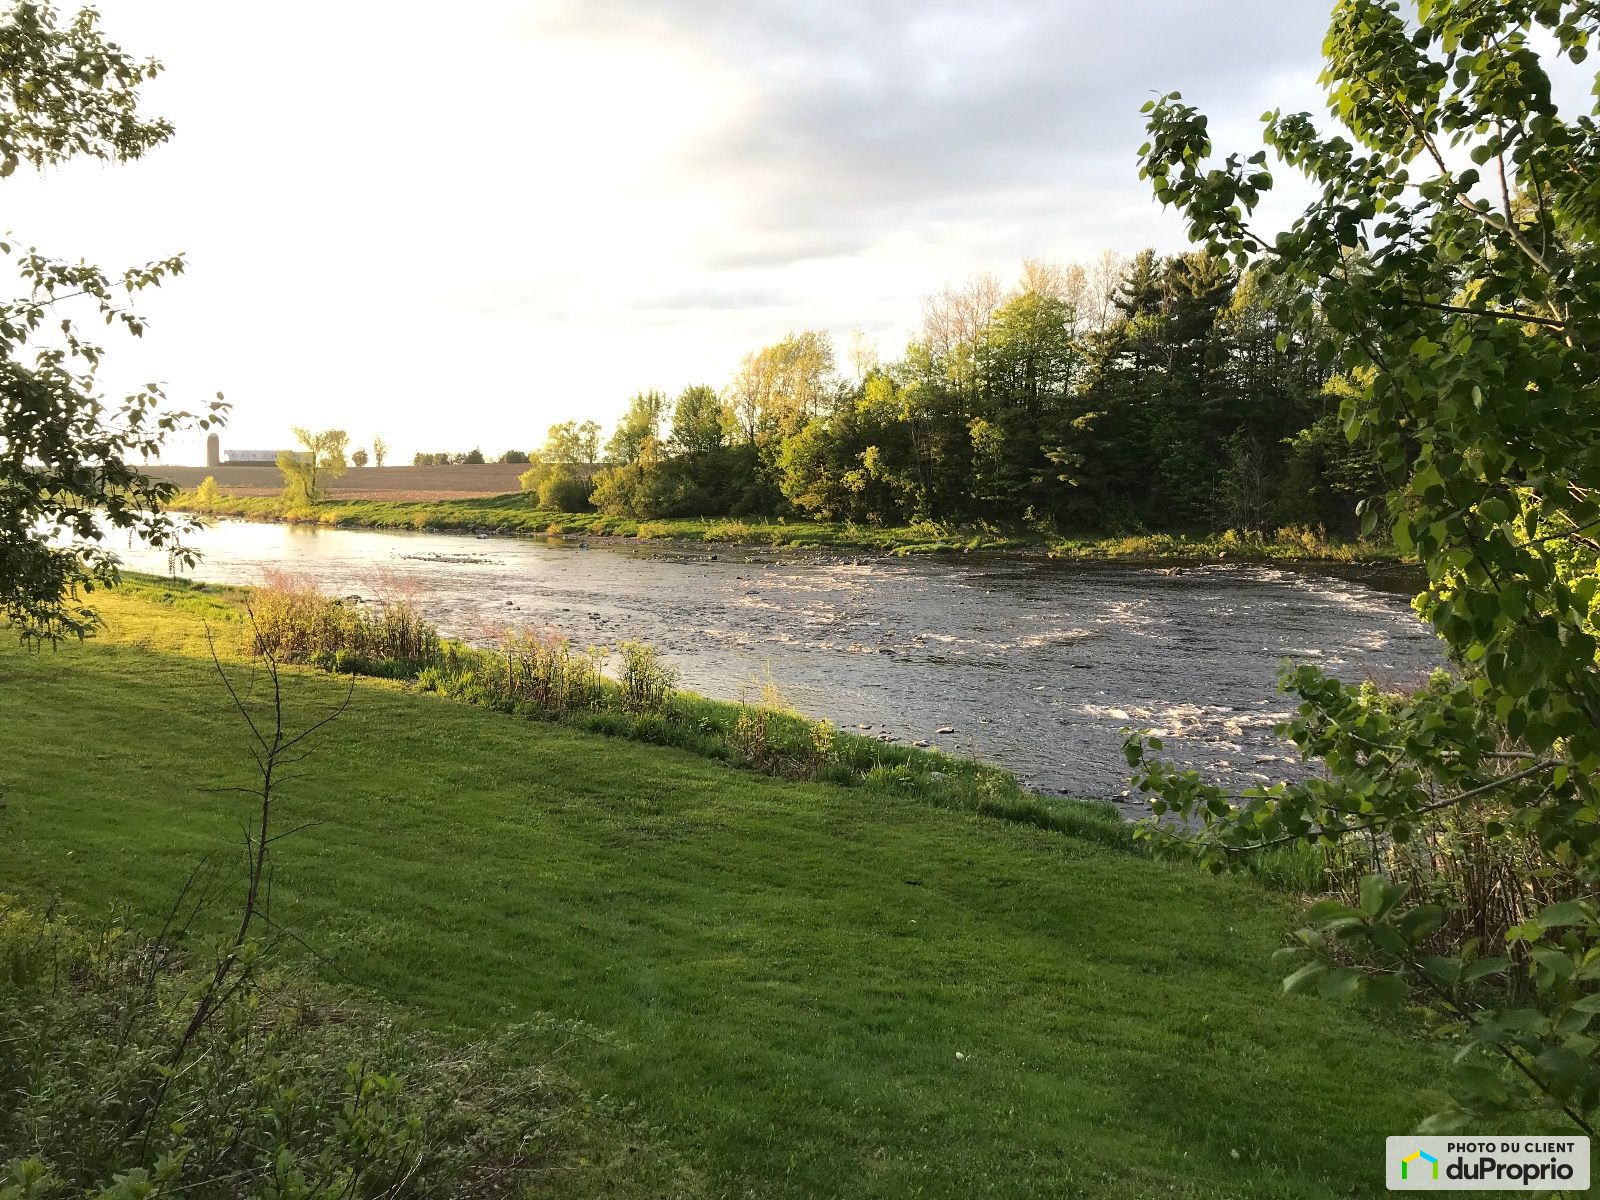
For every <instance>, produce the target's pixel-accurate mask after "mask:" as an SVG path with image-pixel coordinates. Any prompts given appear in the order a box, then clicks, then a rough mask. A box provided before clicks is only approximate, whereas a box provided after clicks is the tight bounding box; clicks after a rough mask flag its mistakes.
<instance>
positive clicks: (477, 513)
mask: <svg viewBox="0 0 1600 1200" xmlns="http://www.w3.org/2000/svg"><path fill="white" fill-rule="evenodd" d="M173 507H175V508H180V509H184V510H186V511H190V512H195V513H199V514H202V515H206V516H215V517H240V518H244V519H246V520H256V521H290V522H294V523H297V524H308V525H330V526H341V527H348V528H364V529H431V530H443V531H446V532H450V531H454V532H468V531H475V530H479V529H489V530H496V531H500V532H505V533H520V534H547V535H553V536H560V537H619V538H633V539H636V540H641V541H670V542H691V543H705V544H725V543H726V544H742V545H757V546H772V547H778V548H789V549H812V550H817V549H838V550H847V549H854V550H870V551H873V552H874V553H890V554H933V553H960V552H969V551H976V550H988V551H994V550H1029V551H1034V552H1038V553H1047V554H1049V555H1051V556H1052V557H1058V558H1069V559H1078V560H1092V561H1102V560H1112V559H1161V560H1169V561H1174V562H1214V561H1217V560H1238V561H1245V562H1266V561H1284V562H1291V561H1293V562H1308V561H1323V562H1326V561H1334V562H1354V561H1365V560H1370V559H1384V560H1391V559H1397V558H1399V557H1400V555H1399V553H1398V552H1397V551H1396V550H1395V549H1394V548H1393V547H1392V546H1384V545H1381V544H1377V543H1368V542H1348V541H1340V540H1338V539H1329V538H1327V537H1324V536H1323V535H1321V534H1319V533H1315V532H1313V531H1308V530H1289V529H1285V530H1279V531H1278V533H1277V534H1276V535H1274V536H1271V537H1256V536H1247V535H1240V534H1237V533H1233V532H1228V533H1221V534H1210V533H1206V534H1194V533H1147V534H1129V535H1120V534H1119V535H1088V536H1071V535H1061V534H1056V533H1049V532H1044V531H1040V530H1035V529H1030V528H1026V527H1008V526H998V525H990V524H982V525H962V524H942V523H935V522H931V521H923V522H919V523H916V524H911V525H883V526H877V525H857V524H854V523H851V522H838V521H767V520H754V519H750V520H746V519H736V518H726V517H670V518H652V519H649V520H638V519H635V518H633V517H611V516H606V515H604V514H602V513H562V512H553V511H550V510H548V509H540V508H539V507H538V505H537V502H536V501H535V500H534V498H533V497H532V495H531V494H529V493H525V492H512V493H509V494H507V495H504V496H482V497H478V498H475V499H469V500H322V501H318V502H316V503H313V504H309V505H308V504H291V503H288V502H286V501H284V500H282V499H279V498H278V497H275V496H227V495H223V496H220V497H218V498H217V499H215V500H213V501H210V502H204V501H201V500H200V499H199V497H198V496H197V495H196V493H194V492H192V491H190V492H183V493H181V494H180V495H179V496H178V498H177V499H176V500H174V502H173Z"/></svg>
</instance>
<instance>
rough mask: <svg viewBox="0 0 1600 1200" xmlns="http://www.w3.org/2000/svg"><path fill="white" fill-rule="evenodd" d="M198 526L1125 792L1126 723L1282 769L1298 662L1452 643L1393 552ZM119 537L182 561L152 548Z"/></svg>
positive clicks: (277, 558) (1422, 652)
mask: <svg viewBox="0 0 1600 1200" xmlns="http://www.w3.org/2000/svg"><path fill="white" fill-rule="evenodd" d="M192 540H193V544H194V545H195V546H196V547H197V548H198V549H199V550H200V551H201V552H202V554H203V556H204V559H203V561H202V563H201V564H200V565H199V566H198V567H197V568H196V569H195V570H194V571H193V572H191V574H192V575H193V576H194V577H196V578H200V579H206V580H211V581H215V582H220V583H254V582H257V581H258V580H259V579H260V576H261V571H262V568H263V567H268V566H272V567H281V568H284V569H287V570H290V571H293V572H295V573H297V574H299V575H302V576H305V577H307V578H309V579H312V580H314V581H316V582H317V583H318V584H319V585H320V586H321V587H322V588H324V589H325V590H328V591H332V592H336V593H341V594H358V595H363V596H371V595H373V594H374V593H375V592H377V591H378V590H380V587H381V586H382V585H380V584H379V582H378V581H377V580H378V577H379V576H382V575H385V574H387V575H389V576H391V577H393V576H399V577H401V578H404V579H405V580H407V581H409V582H410V583H412V584H413V585H415V586H418V587H420V588H421V589H422V590H423V601H422V602H423V604H424V607H425V608H426V610H427V611H428V612H429V613H430V614H431V615H432V616H433V617H434V619H435V620H436V621H437V622H438V624H439V626H440V628H441V629H442V630H443V631H444V632H446V633H448V634H450V635H453V636H457V637H463V638H466V639H468V640H476V639H479V638H481V637H482V636H483V635H484V631H485V630H487V629H490V628H493V627H495V626H503V625H505V624H506V623H507V622H521V623H526V624H528V625H531V626H535V627H539V628H553V629H555V630H558V631H560V632H561V633H564V634H566V635H568V636H570V637H571V638H572V639H573V640H574V641H575V642H579V643H583V644H606V643H615V642H617V641H620V640H624V639H634V640H639V641H647V642H651V643H653V644H654V645H656V646H657V647H658V648H660V650H661V651H662V652H663V654H664V655H665V656H666V657H667V658H668V660H669V661H670V662H671V663H672V664H674V665H675V666H676V667H677V668H678V669H679V670H680V671H681V673H682V684H683V686H685V687H687V688H690V689H692V690H694V691H698V692H702V693H704V694H706V695H709V696H716V697H722V698H725V699H755V698H758V697H759V695H760V694H761V691H762V689H763V687H764V686H765V685H767V684H768V683H770V684H772V685H774V686H776V687H777V688H778V690H779V691H780V692H781V693H782V694H783V696H784V697H785V698H786V699H787V700H788V702H789V703H791V704H792V705H793V706H794V707H795V708H797V709H799V710H800V711H802V712H804V713H806V714H808V715H810V716H813V717H818V718H828V719H830V720H832V721H834V722H836V723H837V724H838V725H840V726H841V727H843V728H845V729H847V730H855V731H859V732H862V733H865V734H867V735H868V736H878V737H887V738H894V739H897V740H899V741H901V742H915V741H926V742H930V743H933V744H935V745H938V746H939V747H940V748H942V749H946V750H951V751H955V752H958V753H963V754H971V755H974V756H976V757H979V758H982V759H985V760H987V761H991V762H995V763H999V764H1001V765H1003V766H1005V767H1007V768H1009V769H1010V770H1012V771H1014V772H1016V774H1017V775H1018V777H1019V778H1021V779H1022V780H1023V781H1024V782H1025V783H1027V784H1028V785H1029V786H1031V787H1034V788H1036V789H1038V790H1041V791H1047V792H1062V793H1066V794H1070V795H1078V796H1091V797H1098V798H1105V799H1112V800H1117V799H1120V798H1121V796H1122V793H1123V791H1124V789H1125V787H1126V774H1127V772H1126V767H1125V765H1124V761H1123V758H1122V755H1121V749H1120V747H1121V742H1122V732H1121V731H1122V729H1123V727H1125V726H1130V725H1131V726H1136V727H1149V728H1151V729H1154V730H1156V731H1158V732H1159V733H1160V734H1161V735H1162V736H1163V737H1165V738H1166V739H1167V743H1166V748H1167V754H1168V757H1170V758H1173V759H1175V760H1178V761H1181V762H1184V763H1187V764H1190V765H1194V766H1198V767H1203V768H1207V769H1210V770H1212V771H1215V772H1218V773H1227V774H1229V775H1231V776H1232V777H1234V779H1235V780H1236V781H1244V780H1259V779H1265V778H1271V777H1276V775H1277V773H1279V772H1283V771H1289V772H1291V773H1292V772H1293V771H1294V769H1295V765H1296V764H1295V762H1294V757H1293V753H1292V748H1290V747H1285V746H1284V745H1283V744H1282V743H1280V742H1279V741H1278V740H1277V739H1276V738H1275V737H1274V736H1273V732H1272V727H1273V725H1274V724H1275V723H1276V722H1278V721H1280V720H1282V719H1283V718H1284V717H1285V716H1286V715H1287V714H1288V711H1289V708H1290V705H1289V703H1288V701H1287V700H1286V698H1285V697H1283V696H1282V695H1280V694H1279V693H1278V692H1277V689H1276V679H1277V672H1278V669H1279V665H1280V663H1281V662H1282V660H1284V659H1297V660H1307V661H1312V662H1316V663H1318V664H1319V665H1321V666H1323V667H1324V668H1326V669H1328V670H1331V671H1334V672H1337V673H1338V674H1340V675H1341V676H1343V677H1345V678H1348V679H1363V678H1373V679H1377V680H1380V681H1395V682H1400V683H1406V682H1414V681H1417V680H1419V679H1421V678H1422V677H1424V676H1425V674H1426V673H1427V672H1428V671H1429V670H1430V669H1432V668H1433V667H1435V666H1437V665H1438V664H1439V662H1440V661H1441V654H1440V649H1439V643H1438V641H1437V640H1436V639H1435V637H1434V636H1433V635H1432V633H1431V632H1430V631H1429V630H1428V629H1427V628H1426V627H1425V626H1424V625H1423V624H1422V623H1421V622H1420V621H1419V620H1418V619H1417V618H1416V616H1415V615H1414V614H1413V613H1412V612H1411V610H1410V608H1409V605H1408V603H1407V597H1406V596H1405V595H1404V594H1403V593H1402V592H1401V591H1399V590H1398V588H1397V585H1396V583H1395V572H1394V570H1393V569H1392V568H1391V569H1388V570H1386V571H1385V570H1378V569H1363V568H1342V569H1338V570H1337V573H1330V572H1329V571H1322V570H1312V569H1304V570H1290V569H1286V568H1279V567H1271V566H1245V565H1237V566H1228V565H1216V566H1205V567H1171V566H1165V567H1164V566H1159V565H1156V566H1152V565H1123V564H1063V563H1052V562H1049V561H1045V560H1038V559H1024V558H1015V557H1000V556H993V557H990V556H978V555H969V556H963V557H960V558H948V557H940V558H913V559H880V558H871V559H850V558H844V559H840V558H838V557H832V558H817V557H812V558H806V559H796V558H788V557H781V558H774V557H773V556H770V555H769V556H765V557H763V556H759V555H758V556H755V557H753V558H742V557H730V556H729V554H728V552H727V551H726V550H723V549H720V548H716V547H713V548H709V549H707V550H704V551H698V550H697V551H694V552H690V553H685V552H673V551H648V550H643V549H632V548H628V549H614V548H611V547H609V546H608V547H606V548H603V549H602V548H593V549H583V548H579V547H577V546H573V545H570V544H557V543H546V542H544V541H542V540H531V539H521V538H501V537H496V538H489V539H487V540H483V539H477V540H475V539H471V538H463V537H459V536H450V535H439V534H426V533H381V532H371V531H365V530H342V529H321V528H314V527H305V526H292V525H269V524H254V523H249V522H240V521H222V522H218V523H216V524H215V525H213V526H212V527H211V528H209V529H207V530H204V531H202V532H201V533H199V534H197V535H196V536H195V537H194V538H193V539H192ZM120 552H121V553H122V555H123V558H124V560H125V562H126V563H127V565H128V566H130V567H131V568H133V569H136V570H141V571H149V572H153V573H158V574H159V573H165V572H166V570H167V563H166V559H165V556H164V555H163V554H161V553H159V552H156V551H152V550H149V549H148V548H143V547H138V546H130V547H128V548H126V549H125V550H120ZM942 729H943V730H950V731H952V732H947V733H940V732H938V731H939V730H942Z"/></svg>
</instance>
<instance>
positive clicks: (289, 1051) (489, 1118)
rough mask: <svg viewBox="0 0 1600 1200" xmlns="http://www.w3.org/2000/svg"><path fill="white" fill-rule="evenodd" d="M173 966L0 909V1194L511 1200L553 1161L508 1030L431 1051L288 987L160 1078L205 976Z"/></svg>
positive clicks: (369, 1013) (532, 1081)
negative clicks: (473, 1199)
mask: <svg viewBox="0 0 1600 1200" xmlns="http://www.w3.org/2000/svg"><path fill="white" fill-rule="evenodd" d="M184 964H185V956H184V955H182V954H181V953H179V952H178V951H177V950H176V949H174V948H173V947H172V946H169V945H164V944H162V943H160V942H149V941H145V940H143V939H141V938H139V937H138V936H136V935H135V934H133V933H132V932H131V931H130V930H129V929H127V928H125V927H124V926H123V925H122V924H120V923H112V924H110V925H109V926H105V927H102V928H100V929H98V930H96V931H95V932H93V933H86V932H84V931H82V930H80V929H78V928H75V927H73V926H70V925H67V924H65V923H64V922H61V921H59V920H53V919H47V918H45V917H42V916H40V915H38V914H37V913H34V912H31V911H29V910H27V909H24V908H21V907H19V906H17V905H16V903H15V902H14V901H11V900H8V899H7V898H5V897H3V896H0V1045H6V1046H8V1047H26V1052H25V1053H12V1052H9V1051H8V1052H7V1053H5V1054H0V1147H4V1148H5V1153H6V1154H8V1155H10V1156H12V1157H11V1158H10V1159H9V1161H0V1196H15V1197H28V1198H29V1200H34V1198H44V1197H62V1198H63V1200H64V1198H65V1197H67V1196H71V1195H74V1194H76V1195H80V1196H81V1195H84V1194H85V1193H86V1192H87V1193H89V1194H92V1195H97V1196H102V1197H124V1196H126V1197H134V1196H140V1195H145V1194H147V1191H151V1190H153V1191H154V1192H159V1193H162V1194H171V1195H177V1196H184V1197H186V1198H191V1200H209V1198H212V1197H215V1198H218V1200H221V1198H224V1197H236V1196H246V1195H250V1196H264V1195H272V1196H278V1197H290V1196H295V1197H311V1196H323V1195H342V1196H349V1197H375V1196H380V1195H381V1196H385V1197H411V1196H430V1195H441V1196H442V1195H465V1194H469V1193H470V1194H472V1195H475V1196H486V1197H488V1196H501V1195H507V1196H509V1195H514V1194H517V1192H518V1189H519V1188H520V1187H521V1177H523V1176H525V1174H526V1173H527V1172H528V1171H529V1170H533V1169H549V1167H550V1166H551V1159H552V1157H553V1154H554V1151H555V1147H556V1137H555V1135H554V1134H553V1133H552V1125H553V1124H554V1123H555V1122H556V1121H557V1120H565V1115H564V1113H563V1111H562V1106H561V1104H560V1103H558V1100H557V1092H556V1089H555V1088H554V1087H553V1086H552V1085H550V1084H549V1083H547V1081H546V1080H545V1078H544V1076H543V1075H542V1074H541V1072H539V1071H538V1070H536V1069H529V1068H528V1067H527V1066H526V1065H523V1062H524V1061H525V1060H523V1061H519V1059H522V1058H523V1056H521V1055H519V1054H517V1053H516V1041H517V1038H518V1035H517V1033H516V1032H515V1031H513V1032H512V1033H511V1034H510V1035H507V1036H505V1037H503V1038H502V1039H501V1040H500V1041H498V1042H495V1043H484V1044H479V1045H476V1046H471V1047H468V1048H465V1049H463V1048H460V1047H446V1046H444V1045H441V1044H439V1043H437V1042H435V1041H433V1040H432V1039H429V1038H426V1037H423V1036H420V1035H417V1034H412V1033H402V1032H400V1031H399V1030H398V1029H397V1028H396V1026H395V1025H394V1024H393V1023H392V1022H390V1021H389V1019H388V1018H387V1016H386V1014H385V1013H384V1012H383V1011H382V1010H380V1009H374V1008H365V1007H362V1008H358V1007H356V1006H355V1005H353V1004H351V1003H350V1002H348V1001H346V1000H343V999H336V998H334V997H333V996H332V995H331V994H330V993H329V992H327V991H326V990H324V989H320V988H319V987H318V986H317V985H315V984H314V983H313V982H311V981H310V980H309V979H307V978H305V977H303V976H300V975H297V974H291V973H282V974H279V975H276V976H275V977H273V978H272V980H271V983H272V986H271V987H270V988H261V989H259V990H257V989H246V990H242V991H239V992H235V993H233V994H232V995H231V996H230V997H229V998H228V999H227V1000H226V1001H225V1002H224V1004H223V1006H222V1007H221V1008H220V1009H218V1010H217V1013H216V1015H215V1017H214V1019H213V1020H212V1021H210V1022H208V1023H207V1024H205V1025H203V1026H202V1027H201V1028H200V1030H199V1031H198V1033H196V1034H195V1035H194V1036H193V1040H192V1041H191V1042H190V1043H189V1053H188V1055H187V1056H186V1057H185V1059H184V1068H183V1070H181V1071H178V1072H175V1073H173V1072H169V1071H166V1070H165V1069H164V1064H165V1063H166V1062H167V1061H169V1056H170V1054H171V1051H172V1048H173V1047H175V1046H177V1045H179V1044H180V1043H181V1042H182V1041H183V1040H184V1039H185V1031H186V1025H187V1022H188V1020H189V1016H190V1010H191V1008H192V1000H191V997H192V995H193V994H194V992H195V991H196V990H197V988H199V987H201V986H202V984H201V977H202V975H204V974H206V972H205V971H203V970H197V969H195V968H192V967H188V966H185V965H184ZM180 1117H181V1119H180ZM114 1181H119V1182H120V1186H118V1185H115V1184H114Z"/></svg>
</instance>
